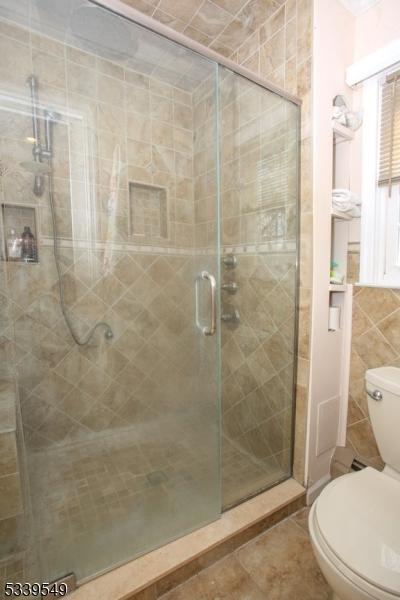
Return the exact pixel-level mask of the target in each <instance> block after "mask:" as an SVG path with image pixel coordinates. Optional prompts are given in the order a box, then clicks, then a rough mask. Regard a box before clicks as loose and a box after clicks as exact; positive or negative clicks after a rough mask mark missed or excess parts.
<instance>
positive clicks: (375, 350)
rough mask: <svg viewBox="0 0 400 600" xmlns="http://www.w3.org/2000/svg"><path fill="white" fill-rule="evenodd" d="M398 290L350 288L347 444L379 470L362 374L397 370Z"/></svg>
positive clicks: (399, 361) (399, 359) (399, 358)
mask: <svg viewBox="0 0 400 600" xmlns="http://www.w3.org/2000/svg"><path fill="white" fill-rule="evenodd" d="M399 331H400V296H399V293H398V290H391V289H384V288H368V287H355V288H354V304H353V331H352V352H351V369H350V395H349V414H348V426H347V441H348V443H349V444H350V445H351V446H352V447H353V448H354V449H355V451H356V452H357V454H359V455H360V456H361V457H364V458H365V459H368V460H370V461H372V463H373V464H376V466H378V467H379V466H382V461H381V459H380V456H379V451H378V448H377V446H376V441H375V437H374V434H373V431H372V428H371V422H370V418H369V414H368V404H367V395H366V393H365V371H366V370H367V369H373V368H376V367H383V366H387V365H391V366H396V367H398V366H400V346H399Z"/></svg>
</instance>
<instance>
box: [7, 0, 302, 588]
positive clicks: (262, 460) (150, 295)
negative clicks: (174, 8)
mask: <svg viewBox="0 0 400 600" xmlns="http://www.w3.org/2000/svg"><path fill="white" fill-rule="evenodd" d="M111 7H112V9H113V10H111ZM123 7H124V5H123V4H122V3H118V2H112V1H107V0H105V1H104V2H92V1H90V0H20V1H19V2H17V3H16V2H15V1H14V0H0V54H1V56H2V57H3V60H2V61H1V64H0V202H1V215H0V238H1V248H0V255H1V262H0V277H1V289H0V327H1V365H0V449H1V455H2V459H1V460H0V497H1V499H0V566H1V567H2V568H1V569H0V572H1V573H2V577H6V578H7V580H9V581H10V580H11V581H12V580H15V581H54V580H60V579H63V578H65V577H66V576H67V575H69V574H72V575H73V577H74V578H75V580H76V581H77V582H78V584H79V583H82V582H84V581H85V580H87V579H90V578H92V577H94V576H96V575H97V574H99V573H101V572H104V571H106V570H109V569H111V568H113V567H114V566H115V565H118V564H121V563H123V562H126V561H128V560H131V559H133V558H135V557H136V556H139V555H140V554H143V553H145V552H148V551H149V550H151V549H153V548H155V547H157V546H160V545H162V544H164V543H166V542H168V541H170V540H172V539H175V538H177V537H180V536H182V535H184V534H185V533H187V532H189V531H192V530H194V529H196V528H199V527H201V526H203V525H204V524H207V523H209V522H211V521H213V520H215V519H217V518H218V517H219V515H220V514H221V511H223V510H226V509H228V508H229V507H231V506H234V505H235V504H238V503H239V502H242V501H244V500H246V499H248V498H250V497H251V496H254V495H255V494H257V493H259V492H260V491H264V490H266V489H267V488H269V487H271V486H273V485H275V484H277V483H279V482H281V481H283V480H285V479H287V478H288V477H290V476H291V469H292V453H293V443H294V440H293V415H294V385H293V384H294V380H295V358H296V323H297V316H296V315H297V288H298V285H297V265H298V123H299V106H298V103H297V101H296V99H295V98H291V97H290V96H287V95H283V94H282V93H281V92H280V91H279V90H275V89H274V88H272V87H271V86H268V85H267V84H265V83H263V82H262V81H261V80H259V79H257V78H255V77H253V76H251V74H250V73H247V72H246V71H245V70H243V69H240V68H239V67H236V66H235V65H234V64H233V63H231V62H230V61H228V60H226V59H223V58H222V57H221V58H219V57H217V55H215V54H213V53H212V52H210V51H207V52H206V51H204V52H203V51H202V49H201V47H200V46H199V45H196V44H192V43H190V42H186V41H185V40H184V39H183V38H182V39H180V37H179V36H177V35H176V36H172V37H174V39H172V38H171V36H169V35H166V34H167V32H166V30H165V31H164V30H163V33H165V35H161V34H160V33H159V32H158V33H157V32H156V31H154V30H153V29H157V27H155V28H152V27H151V23H150V22H149V21H146V20H145V22H142V23H141V24H139V23H137V22H135V19H134V18H133V17H134V16H135V11H132V10H131V9H130V8H129V7H127V6H125V9H126V10H125V9H124V8H123ZM158 29H160V28H158ZM5 57H6V59H5ZM27 248H28V250H27Z"/></svg>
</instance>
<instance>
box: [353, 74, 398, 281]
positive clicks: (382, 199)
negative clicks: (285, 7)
mask: <svg viewBox="0 0 400 600" xmlns="http://www.w3.org/2000/svg"><path fill="white" fill-rule="evenodd" d="M396 69H398V65H397V66H396V67H395V68H393V69H390V70H387V71H386V72H385V73H384V74H382V73H380V74H379V75H376V76H375V77H371V78H370V79H367V80H366V81H365V82H364V85H363V109H364V110H363V113H364V118H363V140H362V159H361V160H362V162H361V165H362V166H361V179H362V183H361V198H362V211H361V244H360V281H359V283H360V285H364V286H377V287H390V288H400V257H399V247H400V246H399V241H400V240H399V216H400V212H399V210H400V185H399V184H395V185H393V187H392V196H391V198H390V199H389V198H388V188H387V187H386V186H378V184H377V181H378V159H379V139H380V137H379V133H380V132H379V113H380V94H381V85H380V84H381V81H382V77H385V76H386V75H387V74H388V73H389V72H390V71H391V70H393V71H394V70H396Z"/></svg>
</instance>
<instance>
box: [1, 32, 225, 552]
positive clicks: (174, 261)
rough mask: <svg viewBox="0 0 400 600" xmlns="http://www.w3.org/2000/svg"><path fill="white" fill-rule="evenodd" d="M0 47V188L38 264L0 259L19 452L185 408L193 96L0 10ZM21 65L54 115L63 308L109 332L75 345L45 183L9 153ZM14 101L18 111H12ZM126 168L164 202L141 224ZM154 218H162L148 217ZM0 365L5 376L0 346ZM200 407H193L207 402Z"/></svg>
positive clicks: (17, 134) (17, 122) (194, 360)
mask: <svg viewBox="0 0 400 600" xmlns="http://www.w3.org/2000/svg"><path fill="white" fill-rule="evenodd" d="M0 47H1V48H2V50H4V51H11V49H12V56H13V57H14V58H13V60H10V62H9V64H8V65H7V66H5V65H2V67H1V72H0V76H1V79H2V82H3V87H4V91H5V92H7V93H8V94H9V95H10V101H9V102H8V104H6V106H5V108H6V109H7V108H8V110H4V111H1V117H0V118H1V133H2V137H1V139H0V150H1V168H2V170H1V175H2V176H1V179H0V182H1V194H2V201H4V199H7V202H11V203H15V204H28V205H30V206H34V207H35V209H36V211H37V216H38V243H39V256H40V261H39V264H37V265H20V264H15V263H13V264H11V263H4V262H2V263H1V265H0V266H1V274H2V283H4V287H3V286H2V294H1V309H2V310H1V315H0V317H1V318H0V325H1V335H2V337H1V351H2V358H3V359H4V358H5V357H6V356H7V357H8V354H9V353H10V352H12V353H13V354H12V356H11V361H10V363H11V364H12V365H14V366H15V371H16V376H17V381H18V388H19V396H20V403H21V412H22V420H23V426H24V438H25V442H26V445H27V448H28V453H30V456H33V454H32V452H34V451H35V450H38V451H41V450H47V449H49V448H52V447H62V446H63V445H67V444H68V445H69V444H73V443H74V442H77V441H83V440H85V441H87V440H88V439H91V438H95V437H96V435H97V434H98V433H100V432H101V433H104V432H107V431H108V432H109V431H111V430H115V429H116V428H121V429H122V428H127V427H131V426H132V425H135V426H138V424H139V423H140V425H141V426H144V427H145V426H146V423H149V422H155V423H156V422H157V418H158V417H160V419H161V420H162V419H163V417H164V415H165V414H166V413H167V412H168V415H170V416H172V415H174V414H176V415H183V414H185V411H187V410H188V409H189V405H188V400H187V399H188V398H191V399H192V400H193V403H194V404H198V403H197V398H196V396H195V394H194V393H193V381H194V379H195V378H196V377H200V378H203V377H202V369H204V370H205V371H207V372H209V370H208V363H207V360H208V358H207V359H206V358H203V360H202V361H201V366H200V369H199V352H202V353H204V351H203V349H202V348H201V349H199V348H197V347H196V348H194V344H193V319H192V315H193V314H194V306H193V302H194V297H193V280H194V274H195V273H196V272H197V271H198V262H197V261H198V258H197V257H195V256H194V253H193V245H194V225H195V220H194V218H195V213H194V180H193V143H194V142H196V140H195V139H194V135H193V111H192V97H191V95H190V94H189V93H188V92H187V91H185V89H182V88H176V87H173V86H171V85H168V84H166V83H164V82H162V81H159V80H158V79H155V78H152V77H149V76H147V75H144V74H142V73H141V74H139V73H137V72H134V71H132V70H126V69H125V70H124V69H122V68H121V67H120V66H119V65H116V64H114V63H110V62H107V61H104V60H102V59H99V58H96V57H95V56H93V55H91V54H87V53H85V52H82V51H80V50H77V49H74V48H70V47H67V46H64V45H62V44H59V43H57V42H56V41H54V40H51V39H48V38H44V37H39V36H37V35H36V34H33V33H29V32H27V31H26V30H24V29H21V28H19V27H14V26H11V25H9V24H7V25H5V24H4V23H1V24H0ZM10 56H11V54H10ZM32 72H33V73H35V74H36V75H37V76H38V79H39V93H40V100H41V102H42V103H43V105H45V106H48V105H49V106H51V107H53V108H56V109H57V110H58V112H59V113H60V115H61V119H62V122H60V123H58V124H57V125H56V127H55V129H54V202H55V207H56V215H57V226H58V232H59V235H60V237H61V243H60V264H61V270H62V280H63V287H64V293H65V302H66V306H67V310H68V312H69V315H70V317H71V320H72V323H73V326H74V328H75V330H76V332H77V333H78V334H79V335H80V336H83V335H85V334H86V333H87V332H88V330H89V329H90V327H91V326H92V325H93V324H94V323H96V322H97V321H100V320H104V321H107V323H109V324H110V326H111V327H112V329H113V332H114V338H113V340H112V341H111V342H106V340H105V339H104V338H103V336H102V335H101V333H100V332H98V333H97V334H96V336H95V337H94V339H93V342H92V343H91V344H90V345H88V346H84V347H80V348H79V347H78V346H76V345H75V343H74V342H73V341H72V339H71V336H70V334H69V332H68V330H67V327H66V325H65V322H64V319H63V316H62V313H61V310H60V301H59V288H58V280H57V273H56V269H55V261H54V256H53V248H52V238H53V228H52V222H51V213H50V210H49V203H48V193H47V189H46V192H45V194H44V195H43V196H42V197H41V198H37V197H36V196H34V194H33V192H32V187H33V176H32V175H31V174H30V173H27V172H25V171H24V170H23V169H22V168H21V167H20V162H21V161H23V160H30V158H31V146H30V144H29V143H27V141H26V138H27V137H28V136H31V135H32V134H31V115H30V102H29V95H28V88H27V86H26V83H25V80H26V77H27V75H28V74H30V73H32ZM208 73H209V72H208V71H207V68H206V69H205V74H206V75H207V76H208ZM207 78H208V77H207ZM209 85H210V83H206V84H205V87H206V88H207V86H209ZM18 102H19V103H21V104H22V106H23V107H24V111H25V114H22V115H21V114H16V112H15V107H16V105H17V103H18ZM212 109H213V108H212V106H211V107H210V110H211V111H212ZM24 111H22V112H24ZM211 132H212V135H214V129H212V131H211ZM203 139H204V140H205V142H206V143H207V144H208V145H209V142H208V140H207V139H206V138H204V136H203ZM130 182H135V183H136V184H139V185H142V186H147V189H149V190H152V189H153V191H155V190H157V193H159V190H160V189H161V190H162V191H163V192H162V196H163V198H166V202H167V214H166V215H165V214H164V215H162V216H161V215H158V216H157V215H154V214H150V215H149V214H145V215H142V217H143V231H141V232H139V233H138V229H137V228H136V229H135V222H134V218H135V213H134V211H132V210H131V206H130V204H129V200H130V199H129V183H130ZM214 189H216V186H215V184H214ZM215 202H216V200H215V197H214V203H215ZM157 218H163V219H164V221H165V220H166V223H165V222H163V223H162V225H163V226H162V227H161V224H160V223H158V224H157V223H156V222H155V220H156V219H157ZM162 231H163V235H159V234H160V233H161V232H162ZM165 231H166V236H165V235H164V232H165ZM154 232H155V233H154ZM160 245H161V246H162V249H161V248H160ZM207 260H208V259H206V262H207ZM209 354H210V360H212V359H213V353H209ZM1 369H2V373H1V374H2V375H4V376H8V375H9V370H8V369H6V368H5V361H4V360H2V363H1ZM203 379H204V378H203ZM204 393H205V394H206V395H207V393H208V392H207V390H206V389H205V390H204ZM214 394H215V391H214ZM210 398H211V394H210ZM212 398H214V395H213V396H212ZM203 406H204V411H205V412H207V411H208V405H207V402H203ZM213 406H215V404H214V403H213ZM199 418H200V419H201V416H199ZM178 421H179V419H177V422H178ZM19 459H20V461H21V460H22V455H21V456H20V457H19ZM182 459H183V460H185V457H184V456H183V457H182ZM187 460H188V461H190V460H191V459H190V457H189V456H188V457H187ZM39 481H40V477H39V480H38V478H36V479H35V483H36V484H38V483H39ZM8 488H9V489H11V484H10V483H9V484H8ZM16 497H17V491H16V493H15V494H14V495H12V494H11V495H10V494H9V495H8V496H5V495H4V494H2V498H3V499H4V498H8V501H7V507H0V508H1V509H2V510H3V508H4V511H3V512H4V514H6V512H5V511H6V509H7V510H9V511H11V509H13V510H14V509H15V506H11V501H12V500H13V499H14V498H16ZM14 512H15V511H14ZM8 516H9V517H10V518H14V516H13V515H11V513H10V515H8ZM10 518H9V519H7V523H8V526H7V527H6V525H5V521H4V522H2V523H1V527H0V529H1V531H0V533H1V537H2V539H1V543H2V547H4V548H5V551H6V553H11V554H13V553H14V551H15V550H16V548H15V547H14V546H13V547H10V545H9V544H7V543H6V538H7V541H8V540H9V539H11V538H12V536H11V534H10V531H11V529H12V530H13V531H14V532H16V533H18V531H20V526H19V525H20V524H19V523H17V522H15V523H14V524H11V523H10ZM3 525H4V526H3ZM22 537H23V535H22ZM16 538H18V536H16ZM20 539H22V538H21V535H20V536H19V540H20ZM19 540H18V539H17V541H19ZM3 542H4V545H3Z"/></svg>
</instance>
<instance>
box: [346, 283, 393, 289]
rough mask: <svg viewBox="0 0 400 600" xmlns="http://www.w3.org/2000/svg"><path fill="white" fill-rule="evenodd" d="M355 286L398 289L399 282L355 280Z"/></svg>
mask: <svg viewBox="0 0 400 600" xmlns="http://www.w3.org/2000/svg"><path fill="white" fill-rule="evenodd" d="M354 286H355V287H372V288H388V289H390V290H400V283H395V282H393V283H364V282H363V281H357V283H355V284H354Z"/></svg>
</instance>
